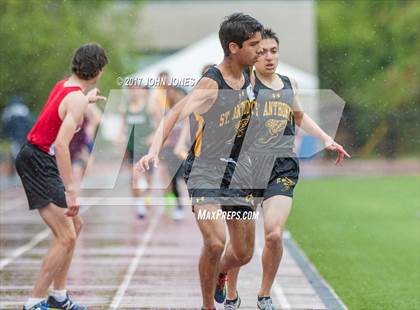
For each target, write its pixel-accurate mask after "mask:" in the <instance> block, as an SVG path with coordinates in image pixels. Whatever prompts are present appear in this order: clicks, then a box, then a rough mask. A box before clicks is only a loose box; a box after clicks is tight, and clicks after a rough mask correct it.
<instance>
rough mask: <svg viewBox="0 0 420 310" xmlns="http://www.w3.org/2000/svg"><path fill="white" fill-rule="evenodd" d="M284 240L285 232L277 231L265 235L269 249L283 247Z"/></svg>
mask: <svg viewBox="0 0 420 310" xmlns="http://www.w3.org/2000/svg"><path fill="white" fill-rule="evenodd" d="M282 240H283V231H282V230H281V229H275V230H272V231H270V232H268V233H267V234H266V235H265V244H266V245H267V246H269V247H276V246H281V245H282Z"/></svg>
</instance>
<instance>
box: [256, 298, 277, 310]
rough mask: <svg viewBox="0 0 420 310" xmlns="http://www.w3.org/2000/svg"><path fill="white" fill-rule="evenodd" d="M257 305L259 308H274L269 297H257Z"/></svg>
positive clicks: (262, 309)
mask: <svg viewBox="0 0 420 310" xmlns="http://www.w3.org/2000/svg"><path fill="white" fill-rule="evenodd" d="M257 307H258V309H260V310H275V309H276V308H274V306H273V300H272V299H271V297H258V301H257Z"/></svg>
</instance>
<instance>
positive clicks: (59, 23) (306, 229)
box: [0, 0, 420, 309]
mask: <svg viewBox="0 0 420 310" xmlns="http://www.w3.org/2000/svg"><path fill="white" fill-rule="evenodd" d="M233 12H244V13H248V14H250V15H252V16H254V17H255V18H257V19H258V20H260V21H261V22H262V23H263V24H264V26H267V27H270V28H272V29H273V31H275V32H276V33H277V34H278V36H279V39H280V61H281V63H280V65H279V70H278V71H279V72H280V73H282V74H286V75H290V76H292V77H295V78H296V79H297V80H298V82H299V84H300V87H301V88H304V89H322V90H331V91H333V92H334V93H335V94H336V95H337V96H339V97H340V98H341V99H342V100H343V101H344V102H345V105H342V106H340V108H339V110H340V109H342V108H344V110H343V111H342V116H341V119H340V122H339V123H338V122H337V124H336V125H337V126H335V127H334V126H333V127H334V128H331V129H330V132H331V134H333V135H335V137H336V140H337V141H338V142H339V143H340V144H342V145H343V146H344V147H345V148H346V150H348V151H349V153H350V154H351V155H352V158H351V159H350V160H348V161H347V162H346V163H345V165H344V167H336V166H334V165H333V155H331V154H326V153H325V152H317V151H314V150H317V149H316V147H315V144H316V142H314V141H312V140H311V138H309V137H305V136H303V137H301V139H302V141H301V148H300V151H301V155H302V156H303V157H308V156H309V158H305V159H304V160H302V161H301V164H302V171H301V181H300V184H299V185H298V187H297V189H296V194H295V201H294V209H293V211H292V215H291V218H290V219H289V223H288V230H289V231H290V233H291V235H292V236H293V238H294V240H295V241H296V243H297V244H298V245H299V247H300V248H301V249H302V250H303V252H304V253H305V254H306V256H307V257H308V259H309V260H310V261H311V263H312V264H314V266H315V267H316V269H317V270H318V271H319V273H320V274H321V276H322V277H323V278H324V279H325V280H326V281H327V282H328V283H329V285H330V286H331V287H332V288H333V289H334V291H335V292H336V293H337V295H338V296H339V297H340V298H341V300H342V301H343V303H344V304H345V305H346V306H347V307H348V308H350V309H420V293H419V292H420V192H419V188H420V186H419V185H420V182H419V181H420V179H419V173H420V162H419V151H420V149H419V142H420V141H419V138H420V136H419V133H420V130H419V126H420V122H419V118H420V111H419V102H420V100H419V99H420V87H419V85H420V83H419V73H420V64H419V38H420V36H419V33H420V3H419V1H415V0H408V1H240V0H238V1H192V0H185V1H128V0H115V1H111V0H90V1H81V0H56V1H48V0H28V1H23V0H2V1H0V42H2V43H1V45H0V85H1V87H0V111H1V131H0V137H1V140H0V186H1V189H0V193H1V197H0V198H1V199H0V202H1V204H2V206H1V210H3V211H2V213H0V220H1V231H0V232H1V233H2V234H1V235H0V238H1V245H2V248H0V250H1V252H2V253H1V255H2V258H3V259H5V258H8V255H9V254H10V253H13V251H14V250H15V248H16V247H17V246H19V245H20V244H24V243H25V242H27V241H28V240H29V239H30V238H29V237H28V238H29V239H28V240H26V241H25V240H24V239H25V237H24V236H22V238H21V240H20V239H19V238H18V237H15V239H14V242H13V243H10V242H9V241H8V239H7V232H8V231H9V230H8V229H9V228H10V227H9V226H8V224H10V223H11V222H10V218H9V216H12V213H9V210H11V209H13V208H12V207H10V205H11V204H12V202H13V203H14V202H15V200H16V199H17V197H18V196H19V193H22V191H21V190H22V189H21V188H20V181H19V180H18V178H17V177H16V175H15V172H14V168H13V158H14V156H15V154H16V152H17V150H18V149H19V146H20V144H21V143H22V141H24V137H25V135H26V132H27V131H28V130H29V128H30V127H31V125H32V124H33V123H34V121H35V120H36V117H37V115H38V114H39V112H40V110H41V108H42V107H43V105H44V103H45V101H46V99H47V97H48V94H49V91H50V89H51V88H52V87H53V85H54V84H55V83H56V82H57V81H58V80H60V79H62V78H63V77H65V76H68V75H69V74H70V68H69V67H70V60H71V57H72V54H73V52H74V51H75V49H76V48H77V47H79V46H80V45H82V44H84V43H87V42H98V43H100V44H101V45H102V46H103V47H104V48H105V50H106V51H107V54H108V58H109V59H110V63H109V65H108V66H107V67H106V71H105V73H104V75H103V78H102V80H101V81H100V85H99V88H100V89H101V93H102V94H103V95H105V96H109V94H110V92H111V90H118V89H121V85H119V84H118V83H117V78H119V77H128V76H132V77H136V76H137V77H157V76H158V75H159V74H162V73H163V72H165V74H168V75H169V76H172V77H186V75H187V74H188V75H189V76H190V77H194V78H199V76H200V72H201V70H202V69H203V67H204V66H205V65H207V64H213V63H218V62H220V61H221V59H222V58H221V57H222V53H221V49H220V47H219V45H218V44H219V43H218V39H217V35H216V33H217V31H218V27H219V24H220V22H221V21H222V20H223V18H224V16H226V15H229V14H231V13H233ZM186 72H187V74H186ZM188 90H189V89H188V88H185V89H178V90H177V91H179V92H178V95H176V94H173V96H175V97H174V98H182V96H183V95H185V92H187V91H188ZM177 96H179V97H177ZM152 97H153V96H152ZM168 100H169V99H168ZM171 100H175V99H173V98H172V99H171ZM175 101H176V100H175ZM156 104H157V103H156ZM164 107H168V105H166V103H164ZM104 108H105V104H98V111H97V114H99V116H98V117H99V120H98V121H97V124H96V126H94V127H93V128H92V129H91V133H92V136H93V137H95V133H96V131H97V130H98V129H97V126H98V125H99V126H100V124H101V116H100V115H101V113H102V112H103V110H104ZM117 110H118V108H117ZM307 111H308V113H309V114H311V115H313V116H314V117H315V119H317V120H319V121H321V123H322V116H321V112H322V102H316V104H315V105H311V106H308V107H307ZM340 112H341V110H340ZM108 131H109V130H108ZM111 131H112V129H111ZM126 138H127V137H126ZM127 139H128V138H127ZM105 140H106V139H105ZM125 145H126V144H125ZM304 154H307V155H304ZM308 154H309V155H308ZM125 159H127V155H126V157H125ZM82 175H83V173H82ZM121 180H123V181H124V180H125V182H128V179H121ZM117 187H118V184H117ZM118 188H121V187H118ZM118 190H119V189H118ZM124 195H125V196H130V193H129V192H128V191H127V192H126V193H125V194H124ZM124 195H123V196H124ZM86 196H89V195H88V192H86ZM165 197H166V196H165ZM21 200H22V201H21V202H23V198H21ZM19 208H20V209H22V210H23V211H25V210H26V209H25V208H26V206H25V205H21V206H20V207H19ZM22 214H25V213H22ZM12 223H13V221H12ZM29 235H30V234H29ZM5 266H6V265H5ZM2 269H3V267H2ZM10 281H11V280H10V279H9V278H7V277H5V276H3V277H2V278H1V280H0V285H1V286H3V287H6V286H8V285H10V283H11V282H10ZM1 286H0V290H1V295H0V296H1V297H2V299H3V300H7V299H8V298H10V290H7V289H2V288H1ZM6 304H7V303H4V305H6ZM98 304H99V302H98ZM7 305H9V304H7ZM4 307H5V309H7V306H4Z"/></svg>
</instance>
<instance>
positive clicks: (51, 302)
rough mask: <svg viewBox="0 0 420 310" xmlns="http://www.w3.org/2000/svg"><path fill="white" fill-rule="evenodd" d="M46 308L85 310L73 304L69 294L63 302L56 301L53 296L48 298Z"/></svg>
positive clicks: (85, 309) (52, 309)
mask: <svg viewBox="0 0 420 310" xmlns="http://www.w3.org/2000/svg"><path fill="white" fill-rule="evenodd" d="M47 302H48V306H49V308H47V309H49V310H61V309H66V310H87V308H86V307H82V306H79V305H77V304H75V303H74V302H73V301H72V300H71V299H70V297H69V294H67V298H66V299H65V300H64V301H61V302H60V301H57V300H56V299H55V298H54V297H53V296H49V297H48V301H47Z"/></svg>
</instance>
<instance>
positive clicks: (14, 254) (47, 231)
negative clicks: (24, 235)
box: [0, 228, 50, 270]
mask: <svg viewBox="0 0 420 310" xmlns="http://www.w3.org/2000/svg"><path fill="white" fill-rule="evenodd" d="M49 235H50V229H49V228H45V229H44V230H43V231H41V232H40V233H38V234H36V235H35V236H34V237H33V238H32V239H31V241H29V242H28V243H26V244H24V245H22V246H21V247H19V248H17V249H16V250H14V251H13V252H12V254H11V255H10V256H9V257H7V258H4V259H2V260H1V261H0V270H3V268H4V267H6V266H7V265H9V264H10V263H12V262H13V261H14V260H15V259H16V258H18V257H19V256H21V255H22V254H23V253H25V252H27V251H29V250H31V249H32V248H34V247H35V246H36V245H37V244H38V243H40V242H41V241H43V240H44V239H46V238H47V237H48V236H49Z"/></svg>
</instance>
